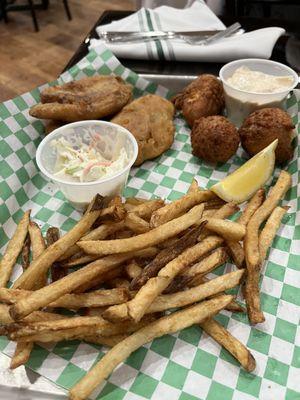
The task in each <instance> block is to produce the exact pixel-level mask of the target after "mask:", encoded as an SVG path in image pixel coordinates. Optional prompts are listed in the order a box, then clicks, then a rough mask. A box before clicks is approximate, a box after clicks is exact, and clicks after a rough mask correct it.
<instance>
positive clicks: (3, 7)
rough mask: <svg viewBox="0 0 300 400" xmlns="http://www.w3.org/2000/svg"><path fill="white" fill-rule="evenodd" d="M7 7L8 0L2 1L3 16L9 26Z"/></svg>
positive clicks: (0, 7) (0, 1)
mask: <svg viewBox="0 0 300 400" xmlns="http://www.w3.org/2000/svg"><path fill="white" fill-rule="evenodd" d="M6 6H7V2H6V0H0V10H1V15H2V17H3V20H4V22H5V23H6V24H7V23H8V18H7V12H6Z"/></svg>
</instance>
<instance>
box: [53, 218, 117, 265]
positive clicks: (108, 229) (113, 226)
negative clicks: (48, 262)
mask: <svg viewBox="0 0 300 400" xmlns="http://www.w3.org/2000/svg"><path fill="white" fill-rule="evenodd" d="M122 228H124V220H123V221H119V222H113V223H109V224H108V223H107V224H102V225H100V226H98V228H95V229H93V230H91V231H90V232H89V233H87V234H85V235H84V236H82V238H80V239H79V240H100V239H101V240H103V239H106V238H107V237H108V236H109V235H112V234H113V233H115V232H117V231H118V230H120V229H122ZM79 251H80V248H79V247H78V246H77V244H74V245H73V246H71V247H70V248H69V249H67V250H66V251H65V253H64V254H63V255H62V256H60V257H59V258H58V261H62V260H66V259H68V258H70V257H72V256H73V255H74V254H76V253H78V252H79Z"/></svg>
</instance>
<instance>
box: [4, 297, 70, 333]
mask: <svg viewBox="0 0 300 400" xmlns="http://www.w3.org/2000/svg"><path fill="white" fill-rule="evenodd" d="M56 316H57V318H61V317H62V316H61V315H60V314H55V313H49V312H43V311H35V312H33V313H31V314H30V315H28V316H27V317H26V318H24V321H26V322H27V321H28V322H30V321H40V320H44V319H45V318H47V319H50V318H52V317H53V318H55V317H56ZM13 322H14V320H13V319H12V318H11V316H10V314H9V306H8V305H7V304H0V328H1V325H7V324H12V323H13ZM0 335H1V333H0Z"/></svg>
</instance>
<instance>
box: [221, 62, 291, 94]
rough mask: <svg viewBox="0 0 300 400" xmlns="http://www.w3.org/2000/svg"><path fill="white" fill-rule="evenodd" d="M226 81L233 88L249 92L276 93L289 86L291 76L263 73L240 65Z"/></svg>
mask: <svg viewBox="0 0 300 400" xmlns="http://www.w3.org/2000/svg"><path fill="white" fill-rule="evenodd" d="M227 83H228V84H229V85H231V86H232V87H234V88H235V89H239V90H244V91H247V92H251V93H277V92H281V91H282V90H284V89H286V88H288V87H289V86H291V85H292V83H293V77H292V76H275V75H269V74H264V73H263V72H260V71H253V70H251V69H250V68H248V67H246V66H242V67H240V68H238V69H237V70H236V71H235V72H234V73H233V75H232V76H231V77H230V78H228V79H227Z"/></svg>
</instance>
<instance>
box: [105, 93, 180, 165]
mask: <svg viewBox="0 0 300 400" xmlns="http://www.w3.org/2000/svg"><path fill="white" fill-rule="evenodd" d="M173 116H174V106H173V104H172V103H171V102H170V101H168V100H166V99H164V98H162V97H160V96H156V95H153V94H149V95H147V96H143V97H140V98H139V99H137V100H134V101H133V102H132V103H129V104H128V105H127V106H126V107H124V108H123V110H122V111H121V112H120V113H119V114H118V115H116V116H115V117H114V118H113V119H112V120H111V122H114V123H115V124H118V125H122V126H124V128H127V129H128V130H129V131H130V132H131V133H132V134H133V135H134V137H135V138H136V140H137V142H138V146H139V152H138V156H137V159H136V162H135V163H134V165H140V164H142V162H144V161H145V160H149V159H152V158H155V157H157V156H159V155H160V154H161V153H163V152H164V151H165V150H167V149H168V148H170V147H171V145H172V143H173V140H174V132H175V127H174V124H173Z"/></svg>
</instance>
